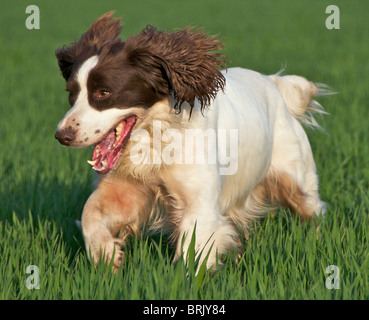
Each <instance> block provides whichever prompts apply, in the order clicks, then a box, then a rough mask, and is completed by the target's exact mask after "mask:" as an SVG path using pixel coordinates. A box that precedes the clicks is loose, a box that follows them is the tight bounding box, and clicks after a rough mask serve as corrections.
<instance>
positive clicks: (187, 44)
mask: <svg viewBox="0 0 369 320" xmlns="http://www.w3.org/2000/svg"><path fill="white" fill-rule="evenodd" d="M222 48H223V44H222V43H221V42H220V41H219V40H218V39H216V38H215V37H210V36H208V35H206V34H205V33H204V32H202V31H198V30H193V29H192V28H186V29H184V30H180V31H178V32H172V33H166V32H163V31H158V30H157V29H156V28H155V27H153V26H147V27H146V28H145V29H144V30H143V31H142V32H141V33H140V34H139V35H137V36H135V37H131V38H128V39H127V41H126V42H125V46H124V51H125V52H126V54H127V55H128V59H129V61H131V63H133V64H134V65H135V66H136V67H137V69H138V70H140V69H141V72H143V73H144V76H145V80H147V81H148V82H149V84H151V85H152V86H153V88H154V89H155V90H157V91H159V92H161V93H166V94H168V93H170V92H173V94H174V98H175V100H176V104H175V108H177V109H178V110H179V111H180V108H181V105H182V103H183V102H188V103H189V105H190V106H191V111H192V108H193V106H194V103H195V99H197V100H198V101H199V103H200V106H201V111H203V109H204V108H206V107H207V106H208V105H209V103H210V102H211V99H213V98H215V96H216V94H217V92H218V91H219V90H223V88H224V85H225V78H224V76H223V75H222V73H221V72H220V71H219V70H218V68H219V67H224V65H225V56H224V55H223V54H220V53H214V52H213V51H216V50H219V49H222ZM165 91H166V92H165Z"/></svg>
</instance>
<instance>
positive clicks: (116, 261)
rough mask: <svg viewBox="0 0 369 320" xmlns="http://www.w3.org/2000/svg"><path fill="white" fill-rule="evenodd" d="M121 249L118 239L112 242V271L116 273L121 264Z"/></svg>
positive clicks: (122, 256)
mask: <svg viewBox="0 0 369 320" xmlns="http://www.w3.org/2000/svg"><path fill="white" fill-rule="evenodd" d="M121 248H122V243H121V241H120V240H119V239H116V240H114V250H113V255H112V257H114V261H113V271H114V272H117V271H118V269H119V267H120V266H121V264H122V263H123V258H124V251H123V250H122V249H121ZM110 261H111V259H110Z"/></svg>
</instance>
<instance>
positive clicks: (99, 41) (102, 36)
mask: <svg viewBox="0 0 369 320" xmlns="http://www.w3.org/2000/svg"><path fill="white" fill-rule="evenodd" d="M113 13H114V12H113V11H110V12H108V13H106V14H104V15H103V16H102V17H100V18H98V19H97V20H96V21H95V22H94V23H93V24H92V25H91V27H90V28H89V29H88V30H87V31H86V32H85V33H84V34H82V36H81V37H80V39H79V40H78V42H74V43H72V44H71V45H70V46H64V47H62V48H59V49H57V50H56V52H55V55H56V58H57V59H58V65H59V68H60V71H61V72H62V75H63V77H64V79H65V80H68V78H69V77H70V75H71V72H72V68H73V65H74V63H75V62H76V60H77V59H78V57H80V56H81V55H85V56H86V57H88V56H91V55H93V54H98V53H99V52H100V51H101V49H102V48H103V47H104V46H106V45H114V44H115V43H118V42H119V43H121V40H120V39H118V36H119V34H120V32H121V30H122V26H121V24H120V19H119V18H117V19H113V18H112V15H113Z"/></svg>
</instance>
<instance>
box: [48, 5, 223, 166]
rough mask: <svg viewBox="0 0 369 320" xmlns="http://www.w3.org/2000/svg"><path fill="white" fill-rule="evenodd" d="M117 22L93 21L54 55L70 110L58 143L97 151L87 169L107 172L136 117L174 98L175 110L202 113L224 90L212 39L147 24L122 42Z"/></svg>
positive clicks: (61, 125) (108, 19)
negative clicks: (184, 108) (186, 106)
mask: <svg viewBox="0 0 369 320" xmlns="http://www.w3.org/2000/svg"><path fill="white" fill-rule="evenodd" d="M120 31H121V25H120V20H119V19H114V18H112V12H109V13H107V14H105V15H104V16H102V17H101V18H99V19H97V20H96V21H95V22H94V23H93V24H92V26H91V27H90V29H89V30H88V31H87V32H86V33H84V34H83V35H82V36H81V38H80V39H79V41H78V42H74V43H73V44H72V45H70V46H64V47H62V48H60V49H58V50H57V51H56V57H57V59H58V64H59V67H60V70H61V72H62V75H63V77H64V78H65V80H66V83H67V88H66V90H67V91H68V92H69V104H70V105H71V109H70V110H69V111H68V112H67V113H66V115H65V116H64V118H63V119H62V120H61V122H60V123H59V125H58V129H57V132H56V135H55V137H56V138H57V139H58V140H59V141H60V143H62V144H64V145H67V146H73V147H85V146H89V145H93V144H94V145H96V146H95V150H94V155H93V162H92V163H91V164H92V165H93V168H94V169H95V170H97V171H98V172H100V173H106V172H108V171H109V170H110V169H112V168H113V166H114V164H115V162H116V161H117V159H118V158H119V156H120V154H121V151H122V148H123V147H124V145H125V142H126V140H127V139H128V136H129V134H130V132H131V131H132V129H133V127H134V126H135V124H136V122H139V121H140V115H142V111H144V110H148V109H150V107H152V106H153V105H154V104H155V103H157V102H159V101H162V100H164V99H167V98H168V96H169V95H172V96H173V98H174V100H175V104H174V105H173V107H174V108H177V109H178V110H179V111H180V108H181V105H182V103H188V104H189V105H190V106H191V110H192V108H193V107H194V105H195V100H197V101H198V102H199V105H200V110H201V111H202V110H203V109H204V108H206V106H207V105H208V104H209V103H210V101H211V99H212V98H214V97H215V95H216V93H217V92H218V90H220V89H223V87H224V84H225V79H224V77H223V75H222V74H221V73H220V71H219V70H218V68H219V67H223V65H224V56H223V55H221V54H219V53H213V52H212V51H214V50H219V49H221V48H222V44H221V43H220V42H219V40H217V39H216V38H215V37H209V36H207V35H206V34H204V33H203V32H199V31H196V30H191V29H190V28H187V29H184V30H180V31H178V32H172V33H166V32H163V31H159V30H157V29H156V28H155V27H152V26H147V27H146V28H145V29H144V30H143V31H142V32H141V33H140V34H138V35H137V36H133V37H129V38H128V39H127V40H126V41H125V42H123V41H121V39H119V38H118V36H119V34H120Z"/></svg>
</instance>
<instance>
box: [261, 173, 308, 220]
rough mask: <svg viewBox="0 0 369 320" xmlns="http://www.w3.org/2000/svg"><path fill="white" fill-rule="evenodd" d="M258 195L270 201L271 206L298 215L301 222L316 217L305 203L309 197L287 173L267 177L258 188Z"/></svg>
mask: <svg viewBox="0 0 369 320" xmlns="http://www.w3.org/2000/svg"><path fill="white" fill-rule="evenodd" d="M256 193H257V195H258V197H259V198H260V199H265V200H266V201H270V203H271V205H278V206H282V207H285V208H288V209H290V210H291V212H292V213H293V214H295V213H296V214H298V216H299V218H300V219H301V220H307V219H309V218H312V217H314V214H313V212H312V211H311V210H310V209H309V208H308V206H307V205H306V203H305V202H306V197H307V195H306V194H305V193H304V192H303V191H302V189H301V187H300V186H299V185H298V184H297V183H296V181H294V180H293V179H292V177H291V176H290V175H288V174H287V173H284V172H276V173H272V174H269V175H267V177H266V178H265V179H264V180H263V182H262V183H261V184H260V185H259V186H258V187H257V189H256Z"/></svg>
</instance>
